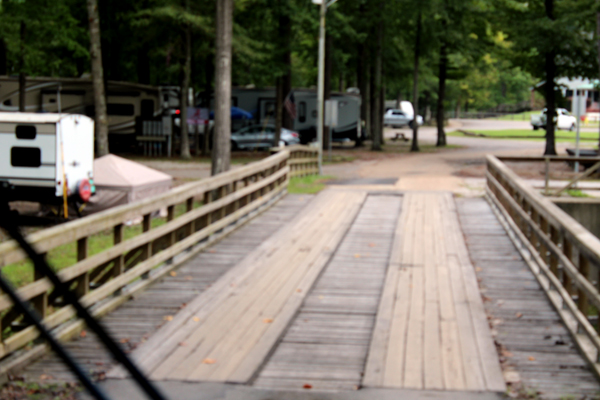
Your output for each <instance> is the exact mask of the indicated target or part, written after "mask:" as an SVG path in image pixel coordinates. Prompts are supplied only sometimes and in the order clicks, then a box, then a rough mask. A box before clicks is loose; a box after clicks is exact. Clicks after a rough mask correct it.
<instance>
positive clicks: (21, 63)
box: [19, 21, 27, 112]
mask: <svg viewBox="0 0 600 400" xmlns="http://www.w3.org/2000/svg"><path fill="white" fill-rule="evenodd" d="M20 50H21V51H20V54H19V58H20V59H19V112H25V106H26V101H25V100H26V95H27V94H26V90H25V89H26V86H27V85H26V82H25V22H24V21H21V49H20Z"/></svg>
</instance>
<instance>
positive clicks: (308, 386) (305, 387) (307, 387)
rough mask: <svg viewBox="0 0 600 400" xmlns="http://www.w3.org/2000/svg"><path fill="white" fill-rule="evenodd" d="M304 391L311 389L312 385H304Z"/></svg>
mask: <svg viewBox="0 0 600 400" xmlns="http://www.w3.org/2000/svg"><path fill="white" fill-rule="evenodd" d="M302 387H303V388H304V389H312V385H311V384H310V383H305V384H304V386H302Z"/></svg>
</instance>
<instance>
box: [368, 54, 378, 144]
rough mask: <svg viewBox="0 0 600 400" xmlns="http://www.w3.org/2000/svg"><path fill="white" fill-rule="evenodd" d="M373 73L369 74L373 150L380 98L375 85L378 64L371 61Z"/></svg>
mask: <svg viewBox="0 0 600 400" xmlns="http://www.w3.org/2000/svg"><path fill="white" fill-rule="evenodd" d="M370 69H371V71H370V72H369V113H370V115H369V119H370V121H369V133H370V134H371V149H372V148H373V142H374V141H375V138H376V137H377V117H376V115H377V109H376V107H377V101H376V98H377V96H379V94H378V93H377V85H376V84H375V75H377V74H376V73H375V71H376V69H377V68H376V62H373V60H371V68H370Z"/></svg>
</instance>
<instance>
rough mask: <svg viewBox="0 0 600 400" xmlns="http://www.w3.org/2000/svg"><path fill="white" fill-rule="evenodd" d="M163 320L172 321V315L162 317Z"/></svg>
mask: <svg viewBox="0 0 600 400" xmlns="http://www.w3.org/2000/svg"><path fill="white" fill-rule="evenodd" d="M163 319H164V320H165V321H173V316H172V315H167V316H165V317H164V318H163Z"/></svg>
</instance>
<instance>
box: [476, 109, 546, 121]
mask: <svg viewBox="0 0 600 400" xmlns="http://www.w3.org/2000/svg"><path fill="white" fill-rule="evenodd" d="M540 113H541V111H540V110H538V111H526V112H522V113H517V114H506V115H502V116H499V117H494V118H487V119H490V120H496V121H529V120H531V116H532V115H539V114H540Z"/></svg>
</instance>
